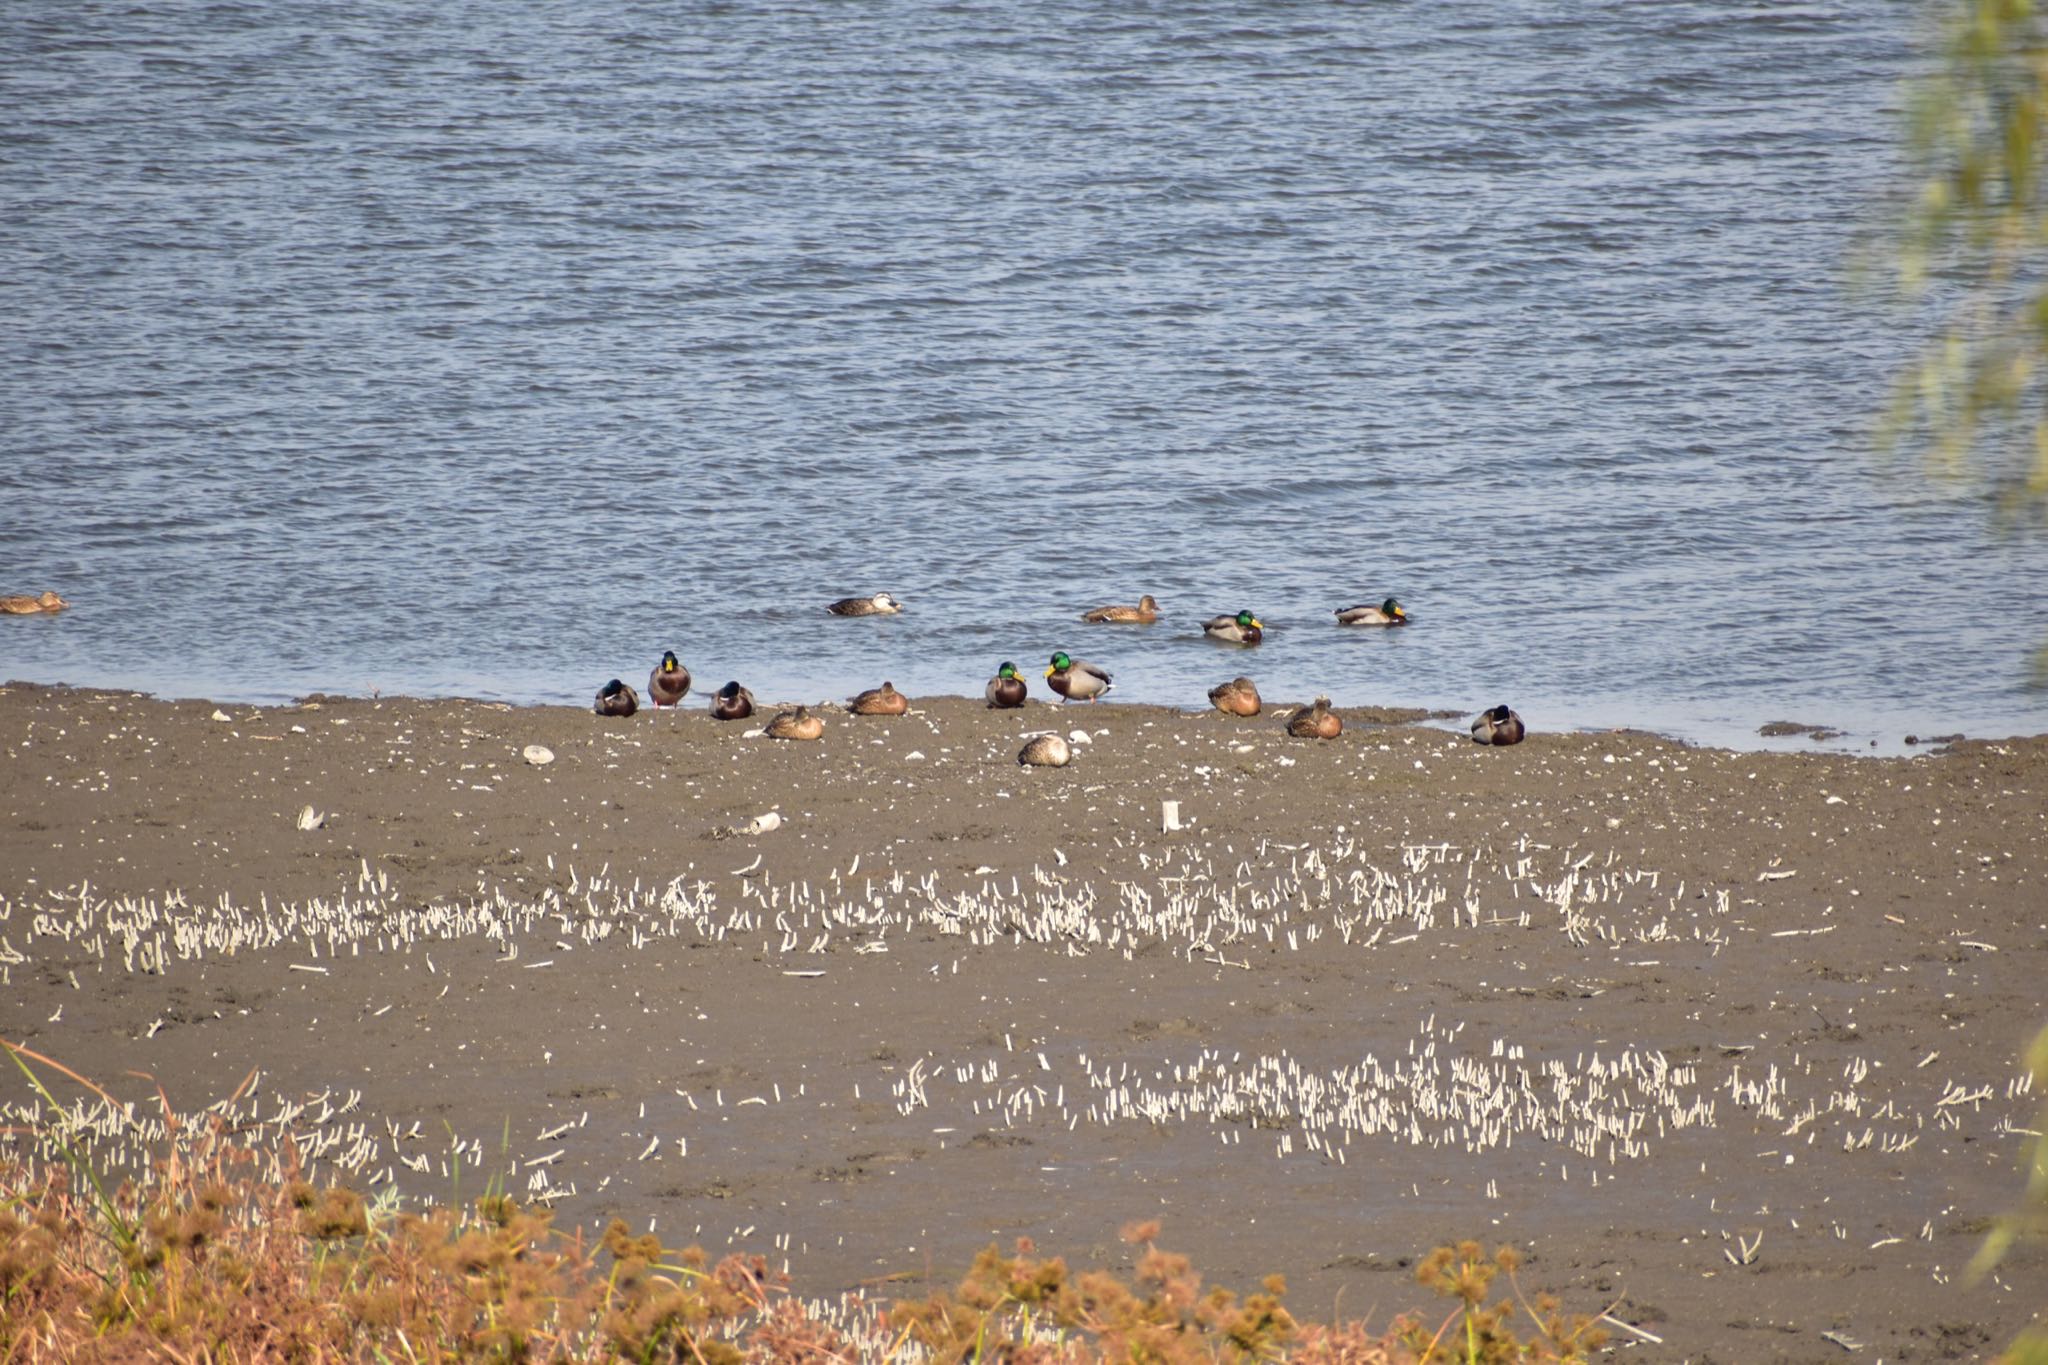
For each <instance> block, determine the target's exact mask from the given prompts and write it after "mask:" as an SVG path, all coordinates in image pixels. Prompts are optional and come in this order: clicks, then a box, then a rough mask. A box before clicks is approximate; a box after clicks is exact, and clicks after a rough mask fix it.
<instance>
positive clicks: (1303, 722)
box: [1287, 697, 1344, 739]
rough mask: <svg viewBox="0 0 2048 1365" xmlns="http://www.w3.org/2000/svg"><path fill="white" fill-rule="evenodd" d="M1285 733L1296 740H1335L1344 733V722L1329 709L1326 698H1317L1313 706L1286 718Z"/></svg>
mask: <svg viewBox="0 0 2048 1365" xmlns="http://www.w3.org/2000/svg"><path fill="white" fill-rule="evenodd" d="M1287 733H1288V734H1290V735H1293V736H1294V737H1295V738H1296V739H1335V738H1336V737H1337V736H1338V735H1341V734H1343V733H1344V722H1343V721H1341V720H1339V719H1338V718H1337V713H1336V712H1335V711H1332V710H1331V709H1330V699H1329V698H1328V697H1317V698H1316V704H1315V705H1314V706H1304V707H1302V708H1301V709H1300V710H1299V711H1296V712H1295V713H1294V714H1293V715H1291V716H1289V717H1288V718H1287Z"/></svg>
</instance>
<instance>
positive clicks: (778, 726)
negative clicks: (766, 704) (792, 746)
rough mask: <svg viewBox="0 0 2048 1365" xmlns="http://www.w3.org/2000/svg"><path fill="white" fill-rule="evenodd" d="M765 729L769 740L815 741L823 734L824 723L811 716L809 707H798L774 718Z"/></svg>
mask: <svg viewBox="0 0 2048 1365" xmlns="http://www.w3.org/2000/svg"><path fill="white" fill-rule="evenodd" d="M766 729H767V734H768V736H769V737H770V738H771V739H817V738H818V737H819V736H821V735H823V734H824V733H825V722H824V721H822V720H820V719H819V718H818V717H816V716H814V715H812V714H811V708H810V707H808V706H799V707H797V708H796V710H794V711H784V712H782V713H781V714H780V715H778V716H776V717H775V719H774V720H771V721H769V722H768V725H767V727H766Z"/></svg>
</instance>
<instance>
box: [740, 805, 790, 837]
mask: <svg viewBox="0 0 2048 1365" xmlns="http://www.w3.org/2000/svg"><path fill="white" fill-rule="evenodd" d="M781 828H782V816H781V815H779V814H778V813H776V812H775V811H772V810H771V811H765V812H763V813H762V814H760V815H757V816H755V817H754V818H753V819H751V820H749V821H747V823H746V824H744V825H741V826H740V833H742V834H766V833H767V832H768V831H770V830H773V829H781Z"/></svg>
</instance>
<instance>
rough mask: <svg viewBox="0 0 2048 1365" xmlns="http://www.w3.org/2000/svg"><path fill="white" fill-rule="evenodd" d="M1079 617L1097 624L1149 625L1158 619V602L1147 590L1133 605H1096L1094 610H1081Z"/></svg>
mask: <svg viewBox="0 0 2048 1365" xmlns="http://www.w3.org/2000/svg"><path fill="white" fill-rule="evenodd" d="M1081 619H1082V620H1083V621H1092V622H1094V623H1095V624H1097V625H1105V624H1107V625H1128V626H1149V625H1151V624H1152V623H1153V622H1154V621H1157V620H1158V619H1159V604H1158V603H1157V602H1154V601H1153V600H1152V594H1151V593H1149V592H1148V593H1146V594H1145V595H1144V596H1143V597H1140V598H1139V599H1138V605H1137V606H1135V607H1097V608H1096V609H1095V610H1094V611H1090V612H1083V613H1082V615H1081Z"/></svg>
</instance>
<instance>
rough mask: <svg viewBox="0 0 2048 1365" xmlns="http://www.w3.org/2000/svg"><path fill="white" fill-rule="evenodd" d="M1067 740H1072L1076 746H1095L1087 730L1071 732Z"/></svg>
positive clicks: (1068, 733)
mask: <svg viewBox="0 0 2048 1365" xmlns="http://www.w3.org/2000/svg"><path fill="white" fill-rule="evenodd" d="M1067 738H1068V739H1070V740H1072V741H1073V742H1074V743H1076V744H1093V743H1094V742H1095V741H1094V740H1093V739H1092V738H1090V737H1089V734H1088V732H1087V731H1086V730H1069V731H1068V732H1067Z"/></svg>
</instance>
